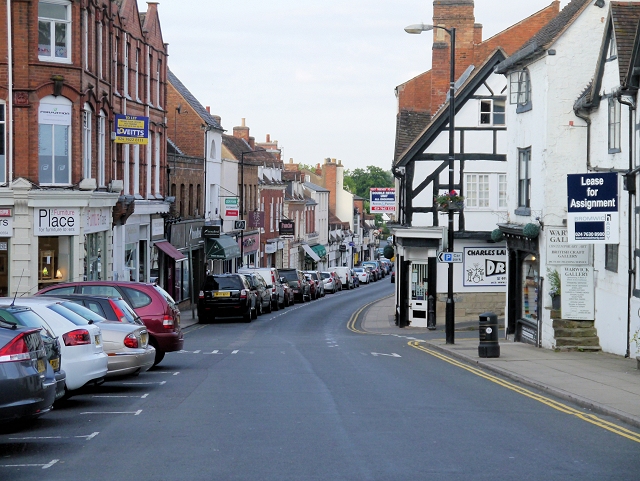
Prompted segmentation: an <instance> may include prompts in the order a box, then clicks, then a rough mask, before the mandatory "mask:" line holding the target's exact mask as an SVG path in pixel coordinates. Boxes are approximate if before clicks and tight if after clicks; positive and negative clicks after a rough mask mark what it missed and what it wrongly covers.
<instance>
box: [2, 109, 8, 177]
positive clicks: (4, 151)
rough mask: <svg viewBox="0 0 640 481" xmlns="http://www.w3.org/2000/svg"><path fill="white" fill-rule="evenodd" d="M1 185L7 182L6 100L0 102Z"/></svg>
mask: <svg viewBox="0 0 640 481" xmlns="http://www.w3.org/2000/svg"><path fill="white" fill-rule="evenodd" d="M0 111H2V114H3V115H0V127H1V128H0V141H1V143H0V146H2V147H3V148H2V149H1V150H0V184H4V183H5V182H6V181H7V104H6V103H5V102H4V100H0Z"/></svg>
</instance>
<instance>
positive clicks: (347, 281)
mask: <svg viewBox="0 0 640 481" xmlns="http://www.w3.org/2000/svg"><path fill="white" fill-rule="evenodd" d="M333 271H334V272H335V273H336V274H337V275H338V277H340V282H341V283H342V287H343V288H344V289H353V287H354V286H353V279H352V278H351V269H350V268H349V267H334V268H333Z"/></svg>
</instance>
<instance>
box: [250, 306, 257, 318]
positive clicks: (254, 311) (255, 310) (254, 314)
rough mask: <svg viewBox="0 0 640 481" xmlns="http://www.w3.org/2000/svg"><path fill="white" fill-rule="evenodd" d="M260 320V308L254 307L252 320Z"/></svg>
mask: <svg viewBox="0 0 640 481" xmlns="http://www.w3.org/2000/svg"><path fill="white" fill-rule="evenodd" d="M257 318H258V308H257V307H254V308H253V311H251V319H257Z"/></svg>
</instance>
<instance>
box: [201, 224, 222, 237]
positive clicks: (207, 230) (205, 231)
mask: <svg viewBox="0 0 640 481" xmlns="http://www.w3.org/2000/svg"><path fill="white" fill-rule="evenodd" d="M221 231H222V227H221V226H219V225H205V226H203V227H202V236H203V237H205V238H211V239H217V238H219V237H220V233H221Z"/></svg>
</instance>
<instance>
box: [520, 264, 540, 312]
mask: <svg viewBox="0 0 640 481" xmlns="http://www.w3.org/2000/svg"><path fill="white" fill-rule="evenodd" d="M539 271H540V266H539V262H538V259H537V258H536V256H534V255H528V256H527V257H526V258H525V259H524V261H523V262H522V304H521V306H520V309H521V313H520V317H522V318H523V319H529V320H533V321H537V319H538V284H539V282H538V281H539V275H540V274H539Z"/></svg>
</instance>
